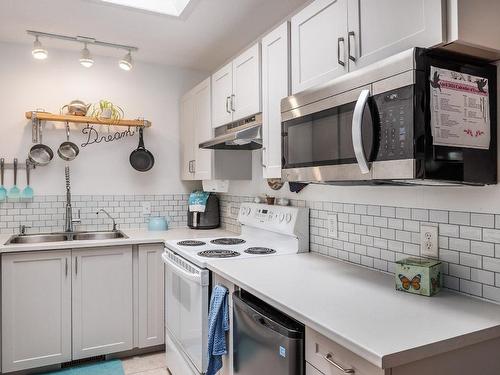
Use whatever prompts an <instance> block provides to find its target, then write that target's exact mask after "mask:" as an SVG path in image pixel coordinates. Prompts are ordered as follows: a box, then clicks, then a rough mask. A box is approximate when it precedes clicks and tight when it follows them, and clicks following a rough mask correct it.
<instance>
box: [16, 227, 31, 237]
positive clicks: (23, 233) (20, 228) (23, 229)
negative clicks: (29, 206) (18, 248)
mask: <svg viewBox="0 0 500 375" xmlns="http://www.w3.org/2000/svg"><path fill="white" fill-rule="evenodd" d="M28 228H31V227H30V226H28V225H19V235H20V236H25V235H26V229H28Z"/></svg>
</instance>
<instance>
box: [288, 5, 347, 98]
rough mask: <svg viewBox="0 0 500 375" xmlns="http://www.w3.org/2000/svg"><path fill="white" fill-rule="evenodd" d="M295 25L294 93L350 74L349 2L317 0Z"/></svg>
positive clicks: (293, 55)
mask: <svg viewBox="0 0 500 375" xmlns="http://www.w3.org/2000/svg"><path fill="white" fill-rule="evenodd" d="M291 24H292V92H293V93H294V94H295V93H297V92H300V91H302V90H305V89H308V88H310V87H312V86H315V85H317V84H320V83H322V82H326V81H329V80H331V79H334V78H336V77H338V76H340V75H342V74H344V73H345V72H347V62H346V43H347V39H346V37H347V0H316V1H314V2H313V3H311V4H310V5H309V6H307V7H306V8H304V9H303V10H302V11H300V12H299V13H297V14H296V15H295V16H293V17H292V19H291Z"/></svg>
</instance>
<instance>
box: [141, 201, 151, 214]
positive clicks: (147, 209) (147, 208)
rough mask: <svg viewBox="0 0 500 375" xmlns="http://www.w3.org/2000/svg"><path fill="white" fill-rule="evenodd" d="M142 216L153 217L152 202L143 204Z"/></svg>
mask: <svg viewBox="0 0 500 375" xmlns="http://www.w3.org/2000/svg"><path fill="white" fill-rule="evenodd" d="M141 207H142V216H150V215H151V202H141Z"/></svg>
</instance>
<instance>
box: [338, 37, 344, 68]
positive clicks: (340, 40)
mask: <svg viewBox="0 0 500 375" xmlns="http://www.w3.org/2000/svg"><path fill="white" fill-rule="evenodd" d="M340 43H342V44H343V45H344V48H345V40H344V38H343V37H339V38H338V39H337V62H338V63H339V65H342V66H345V62H344V61H343V60H342V59H341V58H340Z"/></svg>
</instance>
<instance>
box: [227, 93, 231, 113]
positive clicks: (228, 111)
mask: <svg viewBox="0 0 500 375" xmlns="http://www.w3.org/2000/svg"><path fill="white" fill-rule="evenodd" d="M230 99H231V97H230V96H228V97H227V98H226V112H227V113H231V110H230V109H229V100H230Z"/></svg>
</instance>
